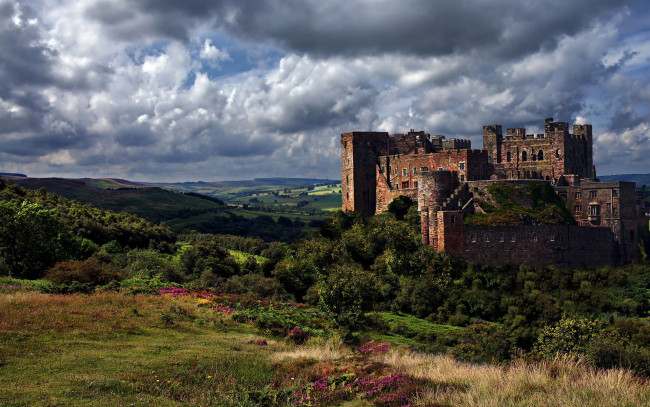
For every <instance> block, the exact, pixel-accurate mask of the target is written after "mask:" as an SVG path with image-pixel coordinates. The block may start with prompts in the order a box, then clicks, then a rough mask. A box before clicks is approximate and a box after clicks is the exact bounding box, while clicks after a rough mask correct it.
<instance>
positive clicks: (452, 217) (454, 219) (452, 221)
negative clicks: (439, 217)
mask: <svg viewBox="0 0 650 407" xmlns="http://www.w3.org/2000/svg"><path fill="white" fill-rule="evenodd" d="M455 222H456V215H451V223H455Z"/></svg>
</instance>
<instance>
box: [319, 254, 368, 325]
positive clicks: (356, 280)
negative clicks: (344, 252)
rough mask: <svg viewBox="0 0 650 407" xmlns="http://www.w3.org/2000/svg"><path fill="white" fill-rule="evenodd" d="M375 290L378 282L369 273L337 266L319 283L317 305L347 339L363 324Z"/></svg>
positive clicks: (345, 266)
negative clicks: (328, 315) (344, 333)
mask: <svg viewBox="0 0 650 407" xmlns="http://www.w3.org/2000/svg"><path fill="white" fill-rule="evenodd" d="M379 288H380V281H379V279H378V278H377V277H376V276H375V275H374V274H373V273H371V272H368V271H365V270H362V269H359V268H356V267H354V266H350V265H341V266H337V267H335V268H334V269H333V270H331V271H330V273H329V275H328V276H327V278H326V279H325V280H324V281H323V282H322V284H321V289H320V293H319V296H320V303H319V304H320V306H321V308H323V310H325V311H326V312H327V313H328V314H330V315H331V316H332V318H333V319H334V321H335V322H336V323H337V325H338V326H339V328H341V329H342V330H343V331H344V332H346V334H347V335H346V336H348V337H349V336H350V334H351V333H352V332H353V331H356V330H358V329H359V328H361V327H362V326H363V324H364V323H365V322H366V315H365V313H366V312H368V311H371V310H372V306H373V304H374V302H375V299H376V298H377V297H378V296H379Z"/></svg>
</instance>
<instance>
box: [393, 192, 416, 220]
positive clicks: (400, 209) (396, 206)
mask: <svg viewBox="0 0 650 407" xmlns="http://www.w3.org/2000/svg"><path fill="white" fill-rule="evenodd" d="M414 204H415V203H414V202H413V200H412V199H411V198H409V197H408V196H404V195H400V196H398V197H397V198H395V199H393V201H392V202H391V203H389V204H388V212H390V213H392V214H393V215H395V218H396V219H397V220H402V219H404V216H406V214H407V213H408V211H409V208H410V207H411V206H413V205H414Z"/></svg>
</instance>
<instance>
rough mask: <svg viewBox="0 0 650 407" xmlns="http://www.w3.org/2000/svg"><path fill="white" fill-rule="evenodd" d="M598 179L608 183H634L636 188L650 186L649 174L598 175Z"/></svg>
mask: <svg viewBox="0 0 650 407" xmlns="http://www.w3.org/2000/svg"><path fill="white" fill-rule="evenodd" d="M598 179H600V180H601V181H603V182H610V181H627V182H636V185H637V187H640V186H641V185H650V174H618V175H599V176H598Z"/></svg>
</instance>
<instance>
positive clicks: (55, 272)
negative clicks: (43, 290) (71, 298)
mask: <svg viewBox="0 0 650 407" xmlns="http://www.w3.org/2000/svg"><path fill="white" fill-rule="evenodd" d="M45 279H46V280H49V281H52V282H53V283H55V284H59V285H71V284H73V283H75V282H76V283H78V284H87V285H91V286H94V285H105V284H108V283H109V282H111V281H121V280H123V279H124V275H123V274H122V272H120V271H119V270H118V269H116V268H114V267H111V266H109V265H104V264H101V263H100V262H99V261H98V260H97V259H95V258H92V257H91V258H89V259H87V260H84V261H62V262H59V263H57V264H56V265H54V267H52V268H51V269H50V270H49V271H48V272H47V273H46V274H45Z"/></svg>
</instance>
